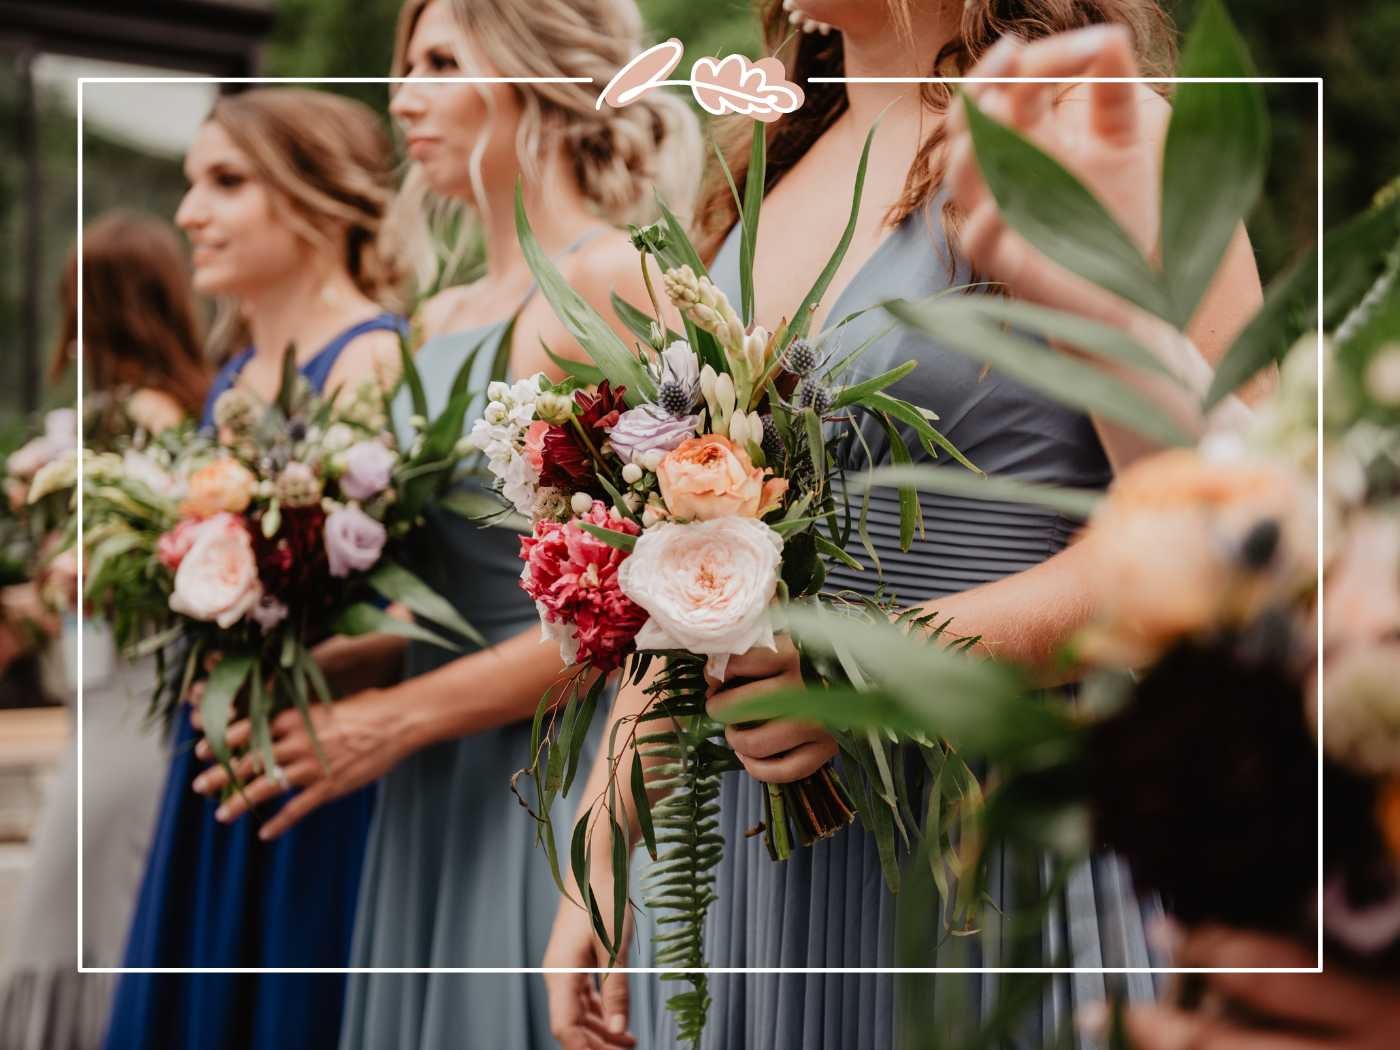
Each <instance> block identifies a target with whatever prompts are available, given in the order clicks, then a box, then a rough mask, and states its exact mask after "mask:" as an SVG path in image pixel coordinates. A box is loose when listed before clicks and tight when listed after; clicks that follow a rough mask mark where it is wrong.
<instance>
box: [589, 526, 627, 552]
mask: <svg viewBox="0 0 1400 1050" xmlns="http://www.w3.org/2000/svg"><path fill="white" fill-rule="evenodd" d="M577 524H578V527H579V528H581V529H582V530H583V531H584V532H586V533H588V534H589V535H590V536H593V537H594V538H595V539H600V540H602V541H603V542H604V543H606V544H607V545H608V546H609V547H616V548H617V549H618V550H620V551H631V550H632V548H633V547H635V546H636V545H637V537H636V536H633V535H631V534H629V533H626V532H618V531H617V530H616V529H605V528H603V526H601V525H593V524H590V523H589V522H586V521H580V522H578V523H577Z"/></svg>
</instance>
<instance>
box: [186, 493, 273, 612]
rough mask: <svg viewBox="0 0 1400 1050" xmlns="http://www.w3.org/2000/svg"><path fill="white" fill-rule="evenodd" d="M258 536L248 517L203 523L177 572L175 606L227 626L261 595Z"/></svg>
mask: <svg viewBox="0 0 1400 1050" xmlns="http://www.w3.org/2000/svg"><path fill="white" fill-rule="evenodd" d="M262 594H263V590H262V584H261V583H260V582H259V580H258V562H257V559H256V558H255V557H254V555H253V538H252V537H251V536H250V535H249V534H248V529H247V528H246V527H245V526H244V524H243V519H241V518H238V517H235V516H234V515H232V514H216V515H214V516H213V517H211V518H208V519H207V520H205V521H203V522H201V523H200V525H199V530H198V533H197V534H196V536H195V538H194V543H192V544H191V545H190V549H189V551H187V552H186V554H185V556H184V558H183V559H181V561H180V568H179V569H178V570H176V572H175V590H174V592H173V593H172V594H171V595H170V608H171V609H173V610H174V611H175V612H177V613H181V614H183V615H185V616H188V617H190V618H191V619H194V620H202V621H206V622H209V621H212V622H214V623H217V624H218V625H219V626H220V627H222V628H224V629H228V628H230V627H232V626H233V625H234V624H236V623H237V622H238V621H239V620H241V619H243V617H244V615H246V614H247V613H248V611H249V610H250V609H252V608H253V606H255V605H257V604H258V601H259V600H260V599H261V598H262Z"/></svg>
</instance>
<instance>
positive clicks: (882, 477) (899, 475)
mask: <svg viewBox="0 0 1400 1050" xmlns="http://www.w3.org/2000/svg"><path fill="white" fill-rule="evenodd" d="M850 485H851V488H852V489H853V490H855V491H857V492H860V491H864V490H866V489H871V488H878V487H880V486H890V487H907V488H911V489H918V490H919V491H921V492H937V493H940V494H941V495H944V496H958V497H965V498H967V499H980V500H992V501H996V502H1003V503H1023V504H1026V505H1029V506H1036V507H1045V508H1046V509H1047V510H1053V511H1057V512H1059V513H1061V514H1064V515H1067V516H1068V517H1071V518H1076V519H1080V520H1087V519H1088V517H1089V516H1090V515H1091V514H1092V513H1093V512H1094V508H1095V507H1097V506H1098V504H1099V501H1100V500H1101V499H1102V498H1103V494H1102V493H1100V492H1097V491H1093V490H1087V489H1072V488H1064V487H1061V486H1056V485H1042V484H1040V483H1038V482H1033V481H1022V480H1020V479H1019V478H1011V477H1003V476H999V475H991V476H987V475H983V476H980V477H979V476H977V475H972V474H968V473H966V472H964V471H961V470H950V469H948V468H947V467H939V466H932V465H919V466H912V465H911V466H891V467H880V468H878V469H876V470H873V471H871V472H870V473H869V474H866V475H865V476H864V477H862V478H857V479H855V480H853V481H852V482H851V483H850Z"/></svg>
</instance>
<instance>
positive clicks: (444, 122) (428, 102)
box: [389, 0, 520, 199]
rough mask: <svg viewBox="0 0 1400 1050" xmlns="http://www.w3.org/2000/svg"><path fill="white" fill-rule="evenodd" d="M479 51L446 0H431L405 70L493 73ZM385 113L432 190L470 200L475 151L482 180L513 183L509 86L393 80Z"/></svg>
mask: <svg viewBox="0 0 1400 1050" xmlns="http://www.w3.org/2000/svg"><path fill="white" fill-rule="evenodd" d="M464 45H465V46H464ZM480 53H481V52H480V49H479V48H474V47H472V46H471V42H470V41H465V40H463V37H462V31H461V29H460V28H459V27H458V25H457V22H456V20H455V19H454V18H453V16H452V9H451V7H450V5H449V4H448V3H447V2H446V0H433V2H432V3H430V4H428V6H427V7H425V8H424V9H423V11H422V13H421V14H420V15H419V16H418V21H417V22H416V23H415V24H414V27H413V35H412V37H411V38H410V39H409V42H408V50H407V52H406V53H405V56H404V57H405V61H404V67H405V68H404V75H405V76H409V77H455V76H463V75H477V76H495V75H498V73H497V71H496V70H495V69H492V68H490V65H489V63H487V62H486V61H485V60H484V59H482V58H480V57H479V56H480ZM459 54H466V55H470V56H472V57H471V58H470V60H469V61H470V63H471V67H472V68H470V69H465V70H464V69H462V68H461V65H460V63H459V61H458V55H459ZM389 112H390V113H392V114H393V116H394V119H396V120H397V121H398V122H399V126H400V127H401V128H402V129H403V132H404V138H405V139H406V141H407V144H408V154H409V156H410V157H411V158H412V159H413V160H414V161H415V162H417V163H418V165H419V166H420V167H421V168H422V169H423V174H424V176H425V177H426V178H427V180H428V185H429V187H431V189H432V190H433V192H434V193H437V194H440V195H442V196H447V197H460V198H468V199H469V198H470V197H471V195H472V175H471V172H472V158H473V155H474V154H476V155H478V156H479V162H478V163H479V171H480V175H481V178H482V180H483V182H486V183H497V182H501V181H504V182H506V183H507V184H509V183H511V182H514V180H515V176H516V173H517V172H518V171H519V167H520V164H519V160H518V159H517V157H516V153H515V131H516V127H517V126H518V124H519V121H520V103H519V99H518V97H517V95H516V92H515V88H514V87H512V86H511V85H509V84H411V83H410V84H398V85H396V89H395V91H394V97H393V100H392V101H391V102H390V104H389Z"/></svg>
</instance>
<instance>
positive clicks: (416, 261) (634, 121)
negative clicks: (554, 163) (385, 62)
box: [392, 0, 701, 289]
mask: <svg viewBox="0 0 1400 1050" xmlns="http://www.w3.org/2000/svg"><path fill="white" fill-rule="evenodd" d="M432 2H433V0H408V2H407V3H405V4H404V6H403V8H402V10H401V11H400V12H399V22H398V31H397V34H396V40H395V43H394V60H393V70H392V74H393V75H394V76H404V75H405V74H406V71H407V60H406V56H407V52H408V45H409V41H410V40H411V38H412V36H413V31H414V28H415V27H416V26H417V24H418V19H419V18H420V17H421V15H422V13H423V10H424V9H425V8H426V7H427V6H428V5H429V4H430V3H432ZM443 2H445V3H449V4H450V5H451V10H452V14H453V17H454V19H455V20H456V22H457V25H458V26H459V27H460V29H461V31H462V41H461V47H459V49H458V51H459V54H458V63H459V64H460V66H461V67H462V69H463V70H470V69H471V68H472V66H473V64H474V60H473V56H472V54H471V53H469V51H468V48H467V42H468V41H470V42H471V45H472V46H473V47H474V48H475V49H476V50H477V51H478V52H479V53H480V56H481V58H483V59H485V60H486V61H488V62H490V63H491V65H492V66H494V67H495V68H496V69H498V70H502V71H503V72H504V73H509V74H510V75H512V76H538V77H591V78H592V79H593V81H594V83H592V84H586V83H576V84H567V83H559V84H512V85H511V87H512V89H513V90H514V91H515V92H516V97H517V98H518V99H519V102H520V108H521V118H520V125H519V127H518V129H517V132H516V141H515V148H516V155H517V157H518V159H519V162H520V170H521V172H522V174H523V175H524V177H525V178H526V179H531V178H537V177H538V176H539V174H540V172H541V169H542V167H543V163H544V160H545V159H546V158H547V157H548V156H549V154H550V152H551V151H552V150H554V149H556V148H561V149H562V150H563V152H564V154H565V156H566V157H567V159H568V161H569V163H570V164H571V165H572V169H573V175H574V178H575V180H576V181H577V183H578V187H579V190H580V191H581V192H582V193H583V195H584V197H585V198H587V199H588V201H589V202H590V203H591V204H592V205H593V206H594V207H595V208H596V209H597V211H598V214H599V216H600V217H602V218H603V219H605V220H607V221H608V222H610V223H612V224H613V225H623V224H626V223H629V222H637V223H643V222H648V221H650V220H651V219H652V218H654V217H655V213H656V205H655V199H654V197H653V192H652V191H653V189H654V190H655V192H656V193H659V194H660V195H661V197H662V198H663V199H664V200H665V201H666V202H667V204H668V205H669V206H670V207H671V208H672V209H673V210H675V211H677V212H678V213H683V214H685V215H689V213H690V210H691V206H692V204H693V201H694V197H695V193H696V189H697V187H698V184H699V175H700V169H701V160H700V133H699V125H698V122H697V121H696V119H695V115H694V113H693V111H692V110H691V109H690V107H689V106H688V105H687V104H686V103H685V102H683V101H682V100H681V99H680V98H679V97H677V96H675V95H673V94H670V93H667V92H660V91H654V92H651V93H650V94H648V95H646V96H644V97H643V98H641V99H639V100H638V101H637V102H635V103H633V104H632V105H630V106H628V107H626V108H625V109H614V108H612V107H611V106H603V107H602V108H601V109H599V108H597V107H596V106H595V102H596V99H597V93H598V92H599V91H600V90H601V89H602V85H603V84H606V83H607V82H608V81H609V80H611V79H612V77H613V74H615V73H616V72H617V71H618V69H620V68H621V67H622V66H623V65H625V64H626V63H627V62H628V61H629V60H630V59H631V58H632V57H633V56H634V55H635V54H637V52H639V51H640V50H641V49H642V46H643V39H642V17H641V14H640V12H639V11H638V10H637V5H636V4H635V3H634V2H633V0H528V2H527V0H443ZM483 98H484V99H485V100H486V102H487V106H488V113H489V112H490V111H491V110H490V99H491V95H490V93H489V92H487V91H485V90H483ZM486 138H487V136H482V141H481V142H480V143H478V144H477V147H476V148H475V149H474V150H473V154H472V160H471V170H470V172H468V176H469V178H470V180H471V185H472V196H473V198H474V202H473V203H474V204H475V205H476V209H477V211H478V212H480V211H481V210H482V209H483V208H484V206H485V200H486V196H485V191H484V188H483V186H482V177H481V158H482V155H483V154H484V152H485V146H486ZM462 218H463V216H462V214H461V202H457V201H451V200H444V199H442V198H440V197H437V196H436V195H434V194H433V193H431V192H430V191H429V189H428V187H427V184H426V180H425V179H424V177H423V174H422V171H421V169H420V168H419V167H418V166H417V165H411V166H410V167H409V169H408V171H407V173H406V175H405V177H404V181H403V186H402V188H401V190H400V193H399V196H398V199H397V200H396V202H395V206H394V213H393V217H392V224H393V225H394V227H395V228H396V230H397V231H398V233H399V236H400V237H401V238H402V239H403V241H404V243H405V244H406V245H408V246H409V254H410V255H411V257H412V259H413V267H414V271H415V274H416V276H417V278H418V284H419V287H420V289H426V288H431V287H432V286H433V285H434V282H435V281H436V280H438V279H439V278H440V277H441V276H443V275H445V274H450V273H451V272H452V270H453V269H455V267H456V266H457V265H458V264H459V263H460V262H461V259H462V256H463V254H464V252H465V250H466V241H465V237H464V236H463V233H464V226H466V225H467V224H464V223H462V221H461V220H462ZM435 231H436V232H437V234H438V235H437V236H434V233H435ZM439 246H441V248H440V247H439Z"/></svg>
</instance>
